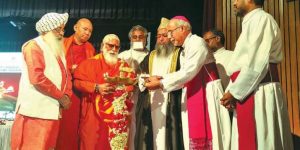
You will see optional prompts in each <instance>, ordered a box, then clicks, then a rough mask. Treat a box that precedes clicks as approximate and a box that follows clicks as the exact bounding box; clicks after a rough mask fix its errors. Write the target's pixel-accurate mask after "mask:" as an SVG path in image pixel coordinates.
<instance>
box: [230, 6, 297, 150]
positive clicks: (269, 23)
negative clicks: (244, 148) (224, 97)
mask: <svg viewBox="0 0 300 150" xmlns="http://www.w3.org/2000/svg"><path fill="white" fill-rule="evenodd" d="M281 49H282V39H281V35H280V29H279V27H278V25H277V23H276V21H275V20H274V18H273V17H272V16H271V15H269V14H268V13H266V12H265V11H264V10H262V9H261V8H257V9H255V10H253V11H251V12H249V13H248V14H246V15H245V17H244V19H243V22H242V33H241V35H240V37H239V39H238V41H237V43H236V47H235V49H234V52H233V56H232V59H231V62H230V63H229V65H228V74H229V75H231V74H233V73H234V72H236V71H240V73H239V75H238V77H237V79H236V80H235V82H234V83H233V84H229V86H228V87H227V90H229V91H230V93H231V94H232V95H233V96H234V97H235V98H237V99H239V100H243V99H245V98H246V97H247V96H248V95H249V94H250V93H252V92H255V97H254V98H255V100H254V107H255V110H254V111H255V121H256V135H257V146H258V149H260V150H265V149H287V150H290V149H293V145H292V139H291V132H290V125H289V119H288V114H287V107H286V104H285V101H284V99H283V95H282V90H281V87H280V84H279V83H275V82H271V83H264V84H260V82H261V81H262V79H263V78H264V77H265V75H266V73H267V72H268V68H269V63H280V61H281V60H282V57H283V54H282V51H281ZM233 121H234V122H233V128H232V129H233V137H234V138H236V139H233V140H232V142H236V143H232V149H236V148H238V145H237V144H238V140H237V138H238V135H237V132H236V131H237V130H235V129H237V128H236V122H235V121H236V118H235V117H234V118H233Z"/></svg>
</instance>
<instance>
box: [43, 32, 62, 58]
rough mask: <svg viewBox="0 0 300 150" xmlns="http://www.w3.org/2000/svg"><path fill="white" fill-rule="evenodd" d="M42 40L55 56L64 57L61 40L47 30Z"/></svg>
mask: <svg viewBox="0 0 300 150" xmlns="http://www.w3.org/2000/svg"><path fill="white" fill-rule="evenodd" d="M44 40H45V41H46V43H47V44H48V46H49V47H50V49H51V50H52V52H53V53H54V54H55V56H56V57H61V58H64V57H65V55H64V46H63V40H61V39H59V38H57V37H56V36H55V35H54V34H53V33H52V32H48V33H47V34H45V36H44Z"/></svg>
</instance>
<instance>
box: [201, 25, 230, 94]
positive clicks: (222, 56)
mask: <svg viewBox="0 0 300 150" xmlns="http://www.w3.org/2000/svg"><path fill="white" fill-rule="evenodd" d="M203 39H204V40H205V42H206V44H207V48H208V49H209V50H210V51H212V52H213V54H214V58H215V59H216V64H217V69H218V73H219V76H220V79H221V82H222V86H223V89H226V87H227V85H228V83H229V80H230V78H229V76H228V75H227V71H226V70H227V66H228V63H229V61H230V60H231V56H232V53H233V52H232V51H230V50H226V49H225V47H224V44H225V36H224V33H223V32H222V31H220V30H217V29H211V30H209V31H207V32H206V33H204V35H203Z"/></svg>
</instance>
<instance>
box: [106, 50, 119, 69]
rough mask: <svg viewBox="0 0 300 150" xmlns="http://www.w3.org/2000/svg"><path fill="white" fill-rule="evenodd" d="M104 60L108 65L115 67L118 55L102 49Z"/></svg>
mask: <svg viewBox="0 0 300 150" xmlns="http://www.w3.org/2000/svg"><path fill="white" fill-rule="evenodd" d="M103 56H104V60H105V62H106V63H107V64H109V65H115V64H117V62H118V53H115V52H112V51H110V52H108V51H107V50H106V49H105V48H104V49H103Z"/></svg>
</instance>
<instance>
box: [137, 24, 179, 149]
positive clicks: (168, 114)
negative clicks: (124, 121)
mask: <svg viewBox="0 0 300 150" xmlns="http://www.w3.org/2000/svg"><path fill="white" fill-rule="evenodd" d="M168 23H169V19H166V18H162V19H161V23H160V25H159V27H158V29H157V36H156V45H155V50H153V51H151V53H150V54H149V55H147V56H146V57H145V59H144V60H143V61H142V63H141V65H140V68H141V70H142V73H143V74H142V75H141V76H144V74H147V75H156V76H163V75H165V74H167V73H171V72H175V71H176V70H178V69H179V68H180V64H179V55H180V48H179V47H174V46H173V44H172V43H171V41H170V40H169V39H168V30H167V25H168ZM143 83H144V80H143V79H142V78H141V80H140V82H139V85H140V86H139V87H140V90H141V91H142V92H141V93H140V94H139V98H138V102H137V106H136V129H137V131H136V135H135V149H136V150H143V149H149V150H152V149H153V150H160V149H173V150H176V149H178V150H180V149H184V147H183V137H182V129H181V114H180V113H181V89H179V90H175V91H172V92H164V91H162V90H161V89H157V90H153V91H150V90H147V89H145V87H144V86H143ZM167 122H168V123H167Z"/></svg>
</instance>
